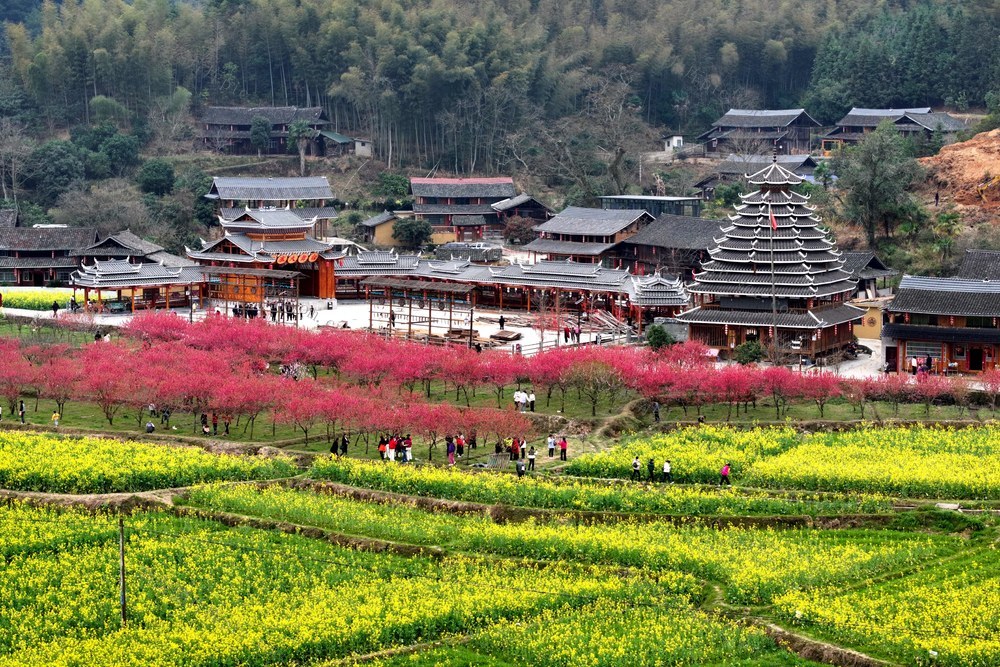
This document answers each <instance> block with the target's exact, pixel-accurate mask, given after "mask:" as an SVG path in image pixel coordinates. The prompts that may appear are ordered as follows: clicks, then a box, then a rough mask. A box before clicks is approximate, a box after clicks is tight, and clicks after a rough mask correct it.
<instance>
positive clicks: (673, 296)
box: [625, 275, 690, 306]
mask: <svg viewBox="0 0 1000 667" xmlns="http://www.w3.org/2000/svg"><path fill="white" fill-rule="evenodd" d="M625 285H626V287H627V289H628V292H629V300H630V301H631V302H632V303H633V304H635V305H637V306H686V305H688V302H689V301H690V298H689V297H688V294H687V292H686V291H685V290H684V283H682V282H681V281H680V280H678V279H677V278H673V277H672V278H665V277H663V276H659V275H652V276H644V277H643V276H633V277H632V278H631V279H630V280H628V281H626V282H625Z"/></svg>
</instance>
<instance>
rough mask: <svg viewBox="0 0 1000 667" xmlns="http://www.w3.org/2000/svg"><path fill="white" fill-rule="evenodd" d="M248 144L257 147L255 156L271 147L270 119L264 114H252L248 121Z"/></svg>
mask: <svg viewBox="0 0 1000 667" xmlns="http://www.w3.org/2000/svg"><path fill="white" fill-rule="evenodd" d="M250 144H251V145H252V146H253V147H254V148H256V149H257V157H260V154H261V153H262V152H263V151H265V150H267V149H269V148H270V147H271V121H270V120H268V119H267V117H265V116H254V117H253V120H251V121H250Z"/></svg>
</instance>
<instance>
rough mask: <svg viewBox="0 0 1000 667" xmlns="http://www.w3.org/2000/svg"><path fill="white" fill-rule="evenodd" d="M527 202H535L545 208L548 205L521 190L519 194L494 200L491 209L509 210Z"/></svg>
mask: <svg viewBox="0 0 1000 667" xmlns="http://www.w3.org/2000/svg"><path fill="white" fill-rule="evenodd" d="M529 202H534V203H535V204H537V205H538V206H541V207H542V208H544V209H545V210H549V207H548V206H546V205H545V204H543V203H542V202H540V201H538V200H537V199H535V198H534V197H532V196H531V195H529V194H528V193H526V192H522V193H521V194H519V195H517V196H516V197H510V198H508V199H501V200H500V201H498V202H495V203H494V204H492V205H491V206H492V208H493V210H495V211H509V210H510V209H512V208H517V207H518V206H524V205H525V204H527V203H529Z"/></svg>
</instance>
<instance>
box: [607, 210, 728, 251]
mask: <svg viewBox="0 0 1000 667" xmlns="http://www.w3.org/2000/svg"><path fill="white" fill-rule="evenodd" d="M725 224H726V223H725V222H724V221H722V220H711V219H709V218H692V217H689V216H686V215H668V214H664V215H661V216H660V217H659V218H657V219H656V220H654V221H653V222H651V223H650V224H648V225H646V226H645V227H643V228H642V229H641V230H639V233H638V234H635V235H633V236H630V237H629V238H627V239H625V240H624V241H623V243H628V244H629V245H645V246H654V247H657V248H679V249H683V250H708V249H709V248H712V247H713V246H715V239H717V238H719V237H720V236H721V235H722V226H723V225H725Z"/></svg>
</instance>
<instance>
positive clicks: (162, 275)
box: [70, 260, 204, 289]
mask: <svg viewBox="0 0 1000 667" xmlns="http://www.w3.org/2000/svg"><path fill="white" fill-rule="evenodd" d="M203 280H204V277H203V275H202V273H201V271H200V270H199V269H198V268H197V267H193V266H192V267H166V266H161V265H160V264H155V263H149V262H146V263H142V264H129V263H128V262H127V261H125V260H111V261H107V262H100V261H98V262H95V263H94V264H93V265H90V266H87V265H84V266H82V267H80V269H79V270H78V271H74V272H73V274H72V275H71V276H70V282H71V283H72V284H73V285H75V286H78V287H93V288H98V289H115V288H123V287H142V286H153V285H189V284H192V283H199V282H202V281H203Z"/></svg>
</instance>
